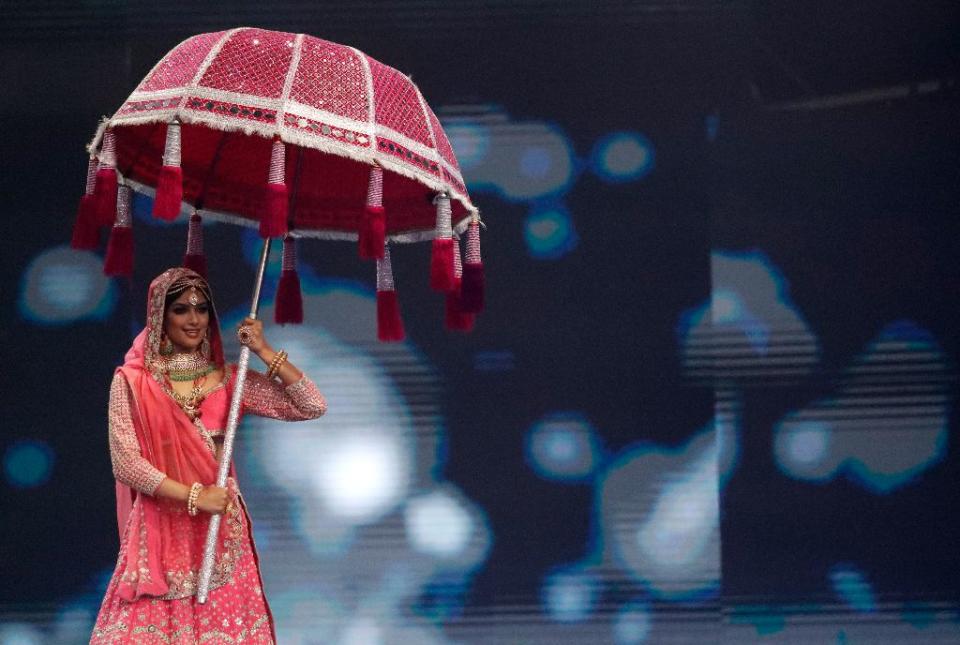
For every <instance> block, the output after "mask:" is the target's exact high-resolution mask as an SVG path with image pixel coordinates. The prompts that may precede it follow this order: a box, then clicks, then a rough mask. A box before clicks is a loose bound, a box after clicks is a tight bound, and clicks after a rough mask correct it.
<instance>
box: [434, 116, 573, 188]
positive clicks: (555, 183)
mask: <svg viewBox="0 0 960 645" xmlns="http://www.w3.org/2000/svg"><path fill="white" fill-rule="evenodd" d="M442 123H443V127H444V130H445V132H446V133H447V137H448V138H449V140H450V145H451V146H452V147H453V150H454V153H455V154H456V155H457V160H458V161H459V163H460V167H461V168H462V169H463V170H465V171H466V170H469V172H467V173H466V175H467V177H466V179H467V182H468V186H469V188H470V191H471V192H472V193H479V192H483V191H491V192H494V193H496V194H498V195H500V196H501V197H502V198H503V199H506V200H509V201H514V202H528V201H534V200H538V199H545V198H552V197H555V196H558V195H562V194H563V193H565V192H567V191H568V190H569V189H570V187H571V185H572V184H573V182H574V181H575V180H576V177H577V175H578V173H579V169H580V162H579V161H578V159H577V158H576V156H575V153H574V150H573V145H572V144H571V142H570V138H569V137H568V136H567V134H566V132H564V130H563V129H562V128H561V127H559V126H558V125H555V124H552V123H547V122H545V121H515V120H513V118H511V117H510V116H509V115H508V114H506V113H505V112H504V111H503V110H502V109H501V108H498V107H496V106H482V108H481V109H480V110H479V111H478V112H476V113H473V114H471V115H468V116H463V115H459V116H456V117H451V118H447V119H444V120H443V122H442Z"/></svg>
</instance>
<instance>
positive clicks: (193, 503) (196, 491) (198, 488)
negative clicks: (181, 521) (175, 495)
mask: <svg viewBox="0 0 960 645" xmlns="http://www.w3.org/2000/svg"><path fill="white" fill-rule="evenodd" d="M202 491H203V484H201V483H200V482H193V485H192V486H191V487H190V495H188V496H187V513H188V514H189V515H191V516H194V515H196V514H197V513H198V512H199V511H200V509H198V508H197V501H198V500H199V499H200V493H201V492H202Z"/></svg>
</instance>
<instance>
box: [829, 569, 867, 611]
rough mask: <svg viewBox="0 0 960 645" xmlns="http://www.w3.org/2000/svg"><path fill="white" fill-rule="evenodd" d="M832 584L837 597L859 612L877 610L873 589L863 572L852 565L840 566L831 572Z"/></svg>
mask: <svg viewBox="0 0 960 645" xmlns="http://www.w3.org/2000/svg"><path fill="white" fill-rule="evenodd" d="M830 582H831V583H832V585H833V590H834V592H835V593H836V594H837V596H838V597H839V598H840V599H841V600H842V601H844V602H845V603H847V604H848V605H849V606H850V607H851V608H852V609H853V610H855V611H858V612H864V613H867V612H872V611H875V610H876V609H877V600H876V596H875V595H874V593H873V588H872V587H871V586H870V583H869V582H868V581H867V579H866V576H864V574H863V572H861V571H860V570H858V569H857V568H856V567H854V566H853V565H850V564H838V565H837V566H835V567H834V568H833V569H832V570H831V571H830Z"/></svg>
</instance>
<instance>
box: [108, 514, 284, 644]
mask: <svg viewBox="0 0 960 645" xmlns="http://www.w3.org/2000/svg"><path fill="white" fill-rule="evenodd" d="M237 520H238V522H239V523H240V524H241V527H242V531H243V539H241V540H240V544H241V547H240V550H239V551H240V552H239V556H238V560H237V562H235V563H234V564H235V568H234V570H233V575H232V576H231V578H230V580H229V581H227V582H226V583H224V584H223V585H222V586H220V587H218V588H216V589H214V590H212V591H211V592H210V597H209V598H208V599H207V602H206V603H204V604H202V605H201V604H199V603H198V602H197V600H196V596H192V595H191V596H187V597H185V598H175V599H170V600H166V599H160V598H154V597H149V596H141V597H140V598H138V599H137V600H135V601H134V602H127V601H125V600H122V599H121V598H120V596H119V594H118V593H117V587H118V583H119V581H120V577H121V575H122V573H123V571H124V570H125V569H126V559H127V557H128V554H127V543H126V542H124V544H123V545H122V546H121V549H120V556H119V558H118V559H117V568H116V569H115V571H114V574H113V577H112V578H111V580H110V584H109V585H108V587H107V593H106V596H105V597H104V599H103V605H102V606H101V607H100V615H99V616H98V617H97V623H96V626H95V627H94V630H93V635H92V637H91V639H90V642H91V643H93V644H96V645H107V644H109V645H118V644H120V643H138V644H139V643H144V644H147V643H170V644H177V645H187V644H188V643H253V644H256V645H261V644H262V645H267V644H270V645H272V644H273V643H274V636H273V621H272V618H271V616H270V610H269V609H268V607H267V602H266V599H265V598H264V594H263V585H262V582H261V579H260V572H259V569H258V566H257V559H256V554H255V552H254V547H253V539H252V536H251V533H250V522H249V521H248V519H247V517H246V513H245V512H243V511H238V512H237Z"/></svg>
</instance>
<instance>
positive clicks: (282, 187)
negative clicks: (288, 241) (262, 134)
mask: <svg viewBox="0 0 960 645" xmlns="http://www.w3.org/2000/svg"><path fill="white" fill-rule="evenodd" d="M285 177H286V148H284V145H283V141H280V140H279V139H276V140H275V141H274V142H273V149H272V150H271V152H270V177H269V179H268V183H267V190H266V197H265V199H264V212H263V214H262V215H261V216H260V237H264V238H267V237H281V236H283V235H285V234H286V232H287V211H288V208H289V197H288V195H287V185H286V184H285V183H284V181H285Z"/></svg>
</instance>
